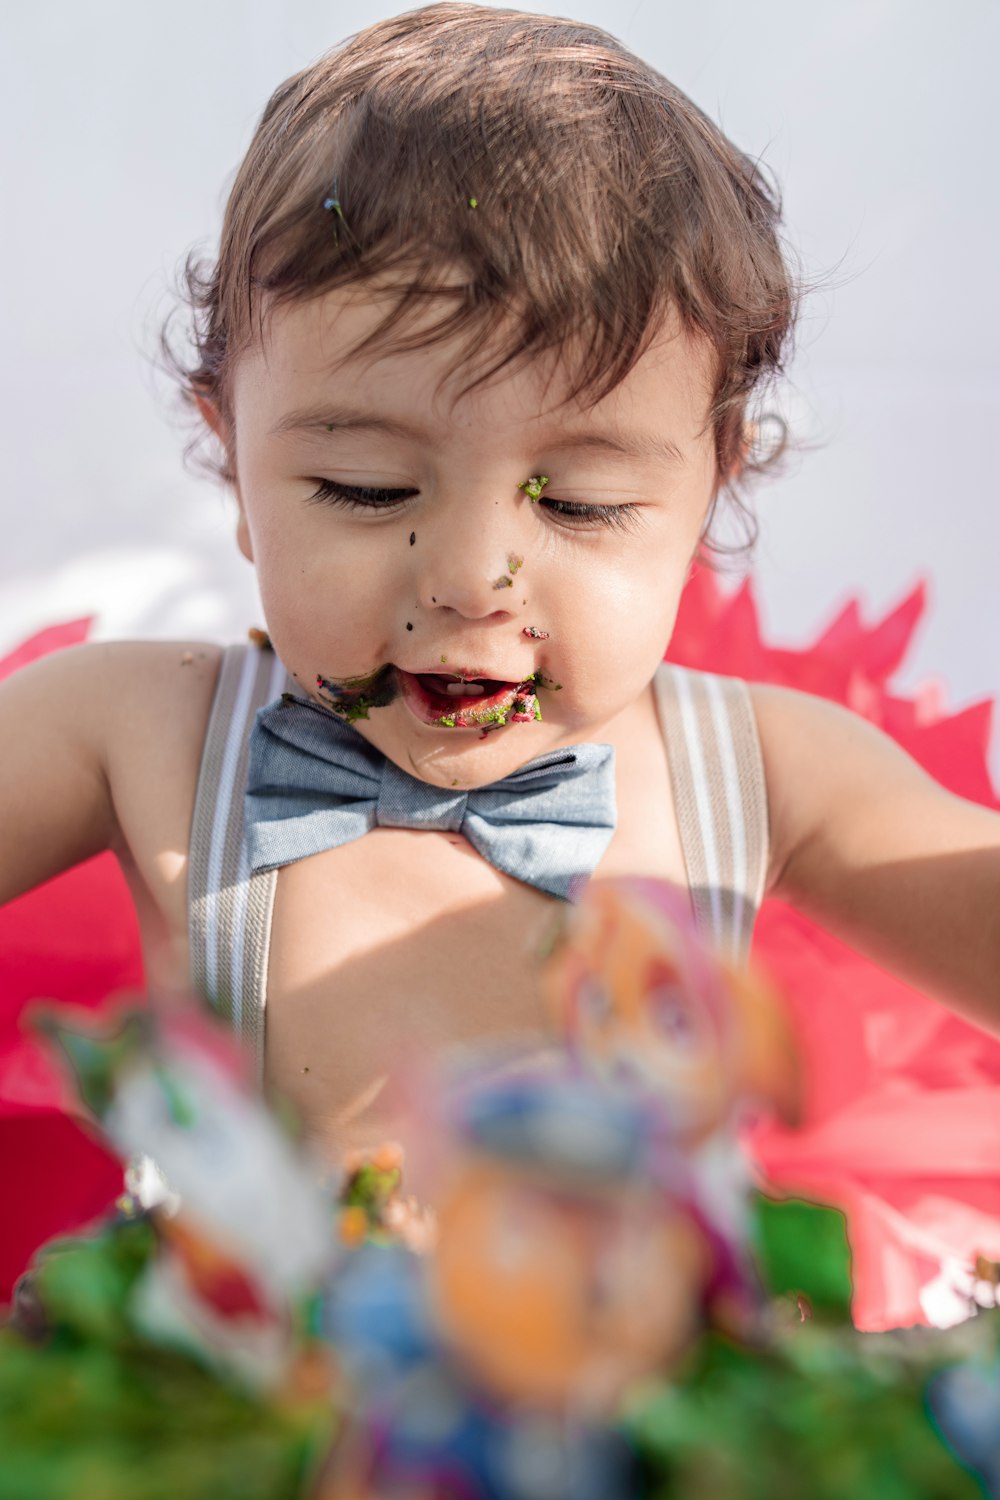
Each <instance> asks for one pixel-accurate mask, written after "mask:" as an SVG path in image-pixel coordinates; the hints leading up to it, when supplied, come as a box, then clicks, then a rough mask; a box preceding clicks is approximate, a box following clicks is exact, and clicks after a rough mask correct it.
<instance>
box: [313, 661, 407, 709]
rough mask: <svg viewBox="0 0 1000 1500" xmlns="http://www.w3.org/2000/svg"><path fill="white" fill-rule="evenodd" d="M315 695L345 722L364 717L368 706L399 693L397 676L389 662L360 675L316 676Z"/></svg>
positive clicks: (383, 703) (383, 704) (385, 702)
mask: <svg viewBox="0 0 1000 1500" xmlns="http://www.w3.org/2000/svg"><path fill="white" fill-rule="evenodd" d="M316 697H317V698H318V700H319V702H320V703H322V705H323V707H324V708H328V709H330V711H331V713H335V714H336V715H337V717H338V718H341V719H344V720H346V722H347V723H348V724H351V723H353V722H354V720H355V719H367V717H368V710H369V709H370V708H385V707H386V706H387V705H388V704H390V703H392V702H393V701H394V700H395V699H396V698H398V697H399V680H398V677H397V675H396V668H395V667H394V666H393V665H392V663H391V662H387V663H386V664H385V666H382V667H376V669H375V671H374V672H368V673H366V674H365V675H364V676H362V677H342V678H340V679H339V680H338V679H337V678H332V677H320V676H317V678H316Z"/></svg>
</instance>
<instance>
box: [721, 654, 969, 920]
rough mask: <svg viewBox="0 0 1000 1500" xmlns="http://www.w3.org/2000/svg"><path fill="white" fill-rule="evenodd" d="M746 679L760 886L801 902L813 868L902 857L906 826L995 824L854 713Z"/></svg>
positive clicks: (814, 879)
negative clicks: (760, 775) (764, 866)
mask: <svg viewBox="0 0 1000 1500" xmlns="http://www.w3.org/2000/svg"><path fill="white" fill-rule="evenodd" d="M747 686H748V688H749V691H750V696H751V700H752V702H753V707H754V713H755V716H756V720H757V729H758V734H759V737H760V744H761V754H762V757H763V761H764V771H765V777H766V780H767V791H768V807H769V815H770V820H771V845H772V848H771V867H770V870H769V876H768V894H770V895H775V896H779V897H782V898H783V899H785V900H788V901H790V902H792V903H793V904H794V905H796V906H801V907H806V906H809V905H811V904H812V903H811V897H812V894H813V890H812V888H813V886H814V885H816V884H818V882H819V879H820V872H821V871H827V872H829V874H830V877H831V878H836V877H835V872H837V871H841V872H843V873H844V874H846V873H848V872H849V871H850V870H852V869H853V870H855V871H856V870H857V869H859V868H863V867H864V866H865V865H870V864H874V863H875V862H877V861H880V860H881V861H884V860H887V859H891V858H893V857H902V856H903V853H904V850H906V851H907V852H909V850H910V846H911V845H912V843H913V833H914V831H915V830H917V829H920V828H923V829H924V830H927V829H929V828H930V827H932V826H940V825H941V824H943V823H947V822H948V821H949V820H951V821H952V822H956V821H961V820H965V821H966V822H974V821H975V820H976V815H977V814H979V815H981V821H982V823H983V825H984V826H985V825H986V824H987V823H991V824H995V820H996V814H995V813H991V812H989V811H987V809H985V808H978V807H977V806H976V804H974V803H969V802H966V801H964V800H963V799H962V798H960V797H956V796H954V794H952V793H951V792H950V791H948V789H947V788H946V787H944V786H942V785H941V784H940V782H938V781H936V780H935V779H934V777H933V776H931V775H929V774H928V772H926V771H925V770H924V768H923V767H922V766H921V765H920V764H919V763H918V762H917V761H916V760H914V758H913V757H912V756H911V755H910V754H908V752H907V751H906V750H904V749H903V747H902V746H901V745H900V744H898V743H897V741H896V740H894V739H893V738H892V736H891V735H889V734H886V733H885V731H884V730H881V729H879V728H878V727H877V726H876V725H874V724H872V723H870V722H869V721H868V720H867V719H864V718H862V716H861V715H860V714H857V713H854V712H853V711H852V710H851V709H849V708H846V707H844V706H843V705H842V704H839V703H834V702H831V701H830V700H829V699H827V698H820V697H817V696H816V695H815V694H813V693H806V692H801V691H799V690H798V689H796V688H789V687H781V686H778V685H777V684H774V683H748V684H747Z"/></svg>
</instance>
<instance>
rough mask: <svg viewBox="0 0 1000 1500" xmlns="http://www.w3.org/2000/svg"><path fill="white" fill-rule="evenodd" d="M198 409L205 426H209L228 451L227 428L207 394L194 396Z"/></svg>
mask: <svg viewBox="0 0 1000 1500" xmlns="http://www.w3.org/2000/svg"><path fill="white" fill-rule="evenodd" d="M194 399H195V401H196V402H197V405H198V410H199V411H200V412H201V415H202V419H203V420H204V422H205V424H206V426H208V427H211V429H212V431H213V432H214V433H215V435H216V437H217V438H218V439H219V442H220V443H221V444H222V446H223V447H224V448H225V449H226V451H227V452H228V451H229V428H228V427H227V426H226V422H225V419H224V417H223V415H222V413H221V412H220V411H219V408H218V407H217V406H216V404H215V402H214V401H209V399H208V397H207V396H195V398H194Z"/></svg>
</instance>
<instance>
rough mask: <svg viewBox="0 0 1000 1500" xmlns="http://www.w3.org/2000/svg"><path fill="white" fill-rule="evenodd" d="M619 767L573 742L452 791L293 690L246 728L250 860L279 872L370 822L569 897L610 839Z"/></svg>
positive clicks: (604, 750)
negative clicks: (430, 836) (463, 844)
mask: <svg viewBox="0 0 1000 1500" xmlns="http://www.w3.org/2000/svg"><path fill="white" fill-rule="evenodd" d="M614 766H615V752H614V748H613V746H611V745H573V746H572V747H571V748H569V749H566V750H554V751H552V752H551V753H550V754H549V755H542V756H540V757H539V758H538V759H537V760H533V761H531V762H530V763H529V764H528V765H526V766H522V767H521V769H520V770H518V771H515V772H514V773H513V774H512V775H510V776H505V777H504V778H503V779H502V780H501V781H494V782H491V783H490V785H489V786H482V787H477V788H474V789H473V790H471V791H468V792H455V791H451V790H448V789H445V788H443V787H437V786H430V785H429V784H428V783H427V782H426V781H419V780H418V779H417V778H416V777H415V776H410V775H408V774H407V772H406V771H401V770H400V768H399V767H398V766H397V765H395V764H394V763H393V762H392V761H391V760H387V759H386V757H385V756H384V755H383V754H382V752H381V751H380V750H376V748H375V746H374V745H370V744H369V743H368V741H367V740H366V739H365V738H364V736H363V735H360V734H358V733H357V731H356V730H354V729H351V728H350V727H349V726H348V725H347V724H344V723H342V722H341V720H339V719H337V718H335V717H334V716H333V714H330V713H328V712H327V711H326V710H325V709H323V708H320V707H318V706H317V705H316V704H313V703H309V702H308V701H307V700H305V699H302V698H295V697H292V696H291V695H288V696H286V697H284V698H279V699H277V700H276V701H275V702H274V703H269V704H267V705H266V706H265V707H264V708H262V709H259V710H258V713H257V717H256V720H255V721H254V727H253V731H252V732H251V735H250V746H249V769H248V774H247V790H246V798H245V818H244V820H245V826H246V841H247V850H248V852H249V856H250V865H251V868H252V869H253V870H254V871H258V870H273V869H274V868H275V867H276V866H278V865H286V864H291V863H292V862H293V861H294V860H297V859H304V858H305V857H306V856H307V855H309V854H318V853H319V852H320V850H322V849H332V848H334V847H336V846H337V845H340V844H349V843H351V841H352V840H353V839H359V838H361V837H362V836H363V835H364V834H366V833H368V832H369V831H370V830H371V829H372V828H432V829H448V830H450V831H452V832H455V833H461V834H463V835H464V837H465V838H467V839H468V841H469V843H470V844H471V845H472V847H473V848H474V849H475V850H477V852H478V853H479V854H481V855H482V856H483V858H484V859H488V860H489V862H490V864H492V865H494V866H495V867H496V868H497V869H498V870H503V871H504V873H505V874H507V875H513V876H514V877H515V878H516V879H517V880H523V881H526V882H527V883H528V884H529V885H534V886H537V887H538V889H539V890H542V891H547V892H548V893H549V894H550V895H553V896H561V897H563V898H564V899H566V900H569V899H570V893H571V888H572V887H573V885H574V883H575V882H576V881H578V880H580V878H581V877H587V876H589V875H591V874H592V873H593V871H594V869H595V867H596V865H597V862H598V860H599V859H600V857H601V855H602V854H603V853H604V851H605V849H606V848H607V846H608V844H609V843H610V841H611V835H612V834H613V832H614V829H615V821H616V806H615V779H614Z"/></svg>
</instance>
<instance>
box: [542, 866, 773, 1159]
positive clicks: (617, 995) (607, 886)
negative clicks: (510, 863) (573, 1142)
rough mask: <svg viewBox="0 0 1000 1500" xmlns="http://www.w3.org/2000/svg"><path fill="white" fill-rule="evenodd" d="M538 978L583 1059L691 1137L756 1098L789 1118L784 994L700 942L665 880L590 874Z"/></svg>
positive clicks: (682, 902) (689, 1140) (731, 1117)
mask: <svg viewBox="0 0 1000 1500" xmlns="http://www.w3.org/2000/svg"><path fill="white" fill-rule="evenodd" d="M544 983H545V992H546V997H547V1001H548V1004H549V1007H550V1010H551V1013H552V1015H553V1017H554V1019H555V1022H556V1025H557V1027H558V1029H559V1031H560V1032H561V1033H562V1034H563V1035H564V1036H565V1037H566V1039H567V1041H568V1043H569V1045H570V1047H571V1048H572V1049H573V1051H574V1052H575V1053H576V1055H577V1056H578V1058H579V1059H580V1061H581V1062H582V1063H583V1064H584V1065H585V1066H586V1067H587V1068H589V1069H593V1070H595V1071H597V1072H598V1073H599V1074H600V1075H601V1076H603V1077H605V1078H608V1079H616V1080H618V1081H620V1082H622V1083H631V1084H633V1085H635V1086H638V1087H640V1088H643V1089H648V1090H650V1091H651V1092H652V1093H654V1094H655V1095H656V1096H657V1097H658V1098H659V1099H660V1101H661V1103H662V1104H663V1105H664V1107H665V1108H666V1109H667V1110H668V1111H669V1113H670V1115H671V1118H672V1120H673V1124H674V1129H675V1131H676V1134H677V1138H678V1140H680V1141H682V1142H683V1143H684V1144H685V1145H686V1146H688V1147H694V1146H696V1145H697V1144H698V1143H699V1142H701V1141H703V1140H705V1139H706V1137H708V1136H709V1135H711V1134H712V1133H713V1132H714V1131H716V1130H718V1129H719V1128H720V1127H724V1126H726V1125H732V1124H733V1123H735V1121H736V1120H737V1118H740V1117H744V1116H745V1114H746V1113H747V1111H748V1110H751V1109H753V1108H755V1107H757V1106H760V1105H763V1106H764V1107H766V1108H771V1109H774V1110H775V1111H776V1112H777V1113H778V1114H779V1115H780V1116H781V1117H782V1118H783V1119H784V1120H785V1121H786V1122H787V1123H794V1122H795V1119H796V1116H797V1113H798V1070H797V1068H796V1065H795V1052H794V1047H793V1045H792V1040H791V1034H790V1031H789V1028H788V1023H787V1021H786V1020H785V1015H784V1011H783V1008H782V1006H781V1004H780V1001H779V998H778V997H777V995H776V994H775V993H774V992H773V990H772V989H771V988H770V986H768V985H767V984H766V983H765V982H764V981H763V980H762V978H761V977H760V976H759V975H756V974H747V973H743V972H740V971H738V970H736V969H734V968H733V967H731V966H730V965H729V964H727V963H725V962H724V961H723V960H722V959H721V958H719V957H717V956H716V955H715V954H714V953H713V952H712V951H710V950H709V949H708V948H707V947H706V946H705V944H704V943H703V942H702V941H701V940H700V939H699V937H698V935H697V933H696V931H695V928H694V921H693V917H692V915H691V912H690V908H689V906H688V903H687V901H686V899H685V898H684V896H683V894H682V893H681V892H679V891H677V890H676V889H675V888H674V887H673V886H671V885H668V884H667V883H666V882H664V881H658V880H649V879H642V878H637V877H636V878H628V879H619V880H608V881H602V882H595V883H591V884H590V885H589V886H588V887H587V889H586V892H585V894H584V896H583V898H582V900H581V901H580V903H579V904H578V905H577V906H575V907H573V908H572V909H571V910H570V912H569V913H568V917H567V920H566V923H565V925H564V927H563V930H562V932H561V935H560V937H559V939H558V940H557V942H556V945H555V947H554V949H553V952H552V953H551V955H550V956H549V959H548V961H547V963H546V966H545V976H544Z"/></svg>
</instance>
